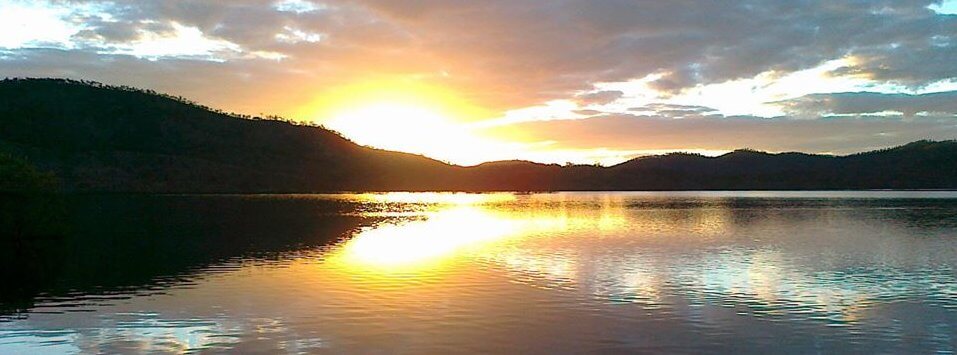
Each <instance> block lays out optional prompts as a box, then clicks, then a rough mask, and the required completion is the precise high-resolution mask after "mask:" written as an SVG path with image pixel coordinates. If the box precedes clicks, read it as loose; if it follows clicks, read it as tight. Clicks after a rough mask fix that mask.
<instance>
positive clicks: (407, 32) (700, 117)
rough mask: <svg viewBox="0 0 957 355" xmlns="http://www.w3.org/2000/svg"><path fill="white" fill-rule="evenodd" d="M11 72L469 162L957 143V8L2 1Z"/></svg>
mask: <svg viewBox="0 0 957 355" xmlns="http://www.w3.org/2000/svg"><path fill="white" fill-rule="evenodd" d="M0 77H66V78H73V79H85V80H95V81H100V82H104V83H107V84H115V85H131V86H135V87H140V88H147V89H154V90H158V91H162V92H166V93H170V94H173V95H181V96H184V97H187V98H190V99H191V100H194V101H197V102H200V103H203V104H205V105H208V106H212V107H216V108H221V109H224V110H227V111H232V112H237V113H243V114H252V115H280V116H283V117H286V118H288V119H292V120H296V121H303V122H310V123H316V124H321V125H324V126H326V127H328V128H331V129H334V130H337V131H339V132H341V133H342V134H343V135H345V136H346V137H348V138H350V139H352V140H354V141H356V142H357V143H360V144H364V145H370V146H374V147H379V148H385V149H393V150H401V151H407V152H412V153H417V154H424V155H427V156H430V157H433V158H436V159H440V160H443V161H448V162H452V163H457V164H463V165H472V164H477V163H481V162H485V161H492V160H506V159H522V160H532V161H538V162H545V163H559V164H562V163H569V162H570V163H584V164H593V163H599V164H604V165H611V164H615V163H619V162H622V161H625V160H627V159H630V158H633V157H636V156H641V155H647V154H659V153H664V152H671V151H687V152H696V153H701V154H706V155H717V154H722V153H724V152H727V151H730V150H733V149H738V148H752V149H759V150H765V151H771V152H782V151H804V152H814V153H829V154H847V153H853V152H859V151H865V150H871V149H877V148H884V147H890V146H895V145H900V144H904V143H907V142H910V141H914V140H918V139H938V140H939V139H955V138H957V0H945V1H943V2H942V1H910V0H898V1H885V0H870V1H865V0H856V1H841V0H828V1H799V0H764V1H747V0H740V1H738V0H736V1H683V0H673V1H657V0H654V1H652V0H648V1H639V0H635V1H624V0H603V1H571V0H550V1H545V0H541V1H535V0H490V1H466V0H405V1H398V0H328V1H326V0H317V1H309V0H272V1H270V0H231V1H200V0H182V1H165V0H136V1H124V0H119V1H81V0H75V1H43V0H39V1H20V0H0Z"/></svg>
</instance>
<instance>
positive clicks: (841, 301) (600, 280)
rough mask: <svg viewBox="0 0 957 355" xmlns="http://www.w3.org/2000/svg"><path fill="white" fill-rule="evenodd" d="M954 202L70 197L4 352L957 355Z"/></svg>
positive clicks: (898, 198) (803, 197)
mask: <svg viewBox="0 0 957 355" xmlns="http://www.w3.org/2000/svg"><path fill="white" fill-rule="evenodd" d="M955 197H957V196H954V194H953V193H946V192H941V193H930V192H929V193H893V192H872V193H740V192H738V193H556V194H532V195H522V194H509V193H500V194H441V193H425V194H415V193H392V194H356V195H281V196H269V195H263V196H162V197H157V196H153V197H146V196H139V197H129V196H111V197H102V196H100V197H83V198H75V199H73V200H71V201H68V202H67V204H68V205H69V206H70V207H71V208H70V209H69V210H70V211H72V212H70V213H71V216H72V217H71V219H70V220H71V221H72V222H71V226H70V228H68V230H70V233H71V234H70V235H69V236H67V237H66V239H65V242H64V245H67V247H64V248H67V250H68V251H67V252H66V253H63V254H65V255H69V256H68V257H66V258H63V259H58V262H59V264H60V265H58V266H57V267H56V268H55V269H56V270H58V273H57V274H55V276H52V277H45V278H44V280H45V281H42V282H34V283H35V284H34V285H31V286H30V287H29V288H28V289H29V290H28V291H29V292H23V293H22V294H21V295H20V296H18V297H19V298H16V299H15V300H14V301H8V300H7V298H4V299H3V300H4V305H5V307H4V309H11V308H12V309H14V310H12V311H7V314H8V316H7V319H6V320H7V321H6V322H4V323H0V349H12V350H18V349H21V350H30V349H47V350H64V351H71V350H72V351H93V352H95V351H106V352H111V351H124V350H136V351H179V350H187V349H193V350H199V349H207V350H233V351H266V352H279V351H282V352H285V351H308V350H315V349H327V350H335V351H369V350H399V351H410V352H423V351H424V352H429V351H432V352H438V351H452V350H459V351H509V350H511V351H520V350H523V349H524V350H529V349H535V350H541V351H550V350H561V351H592V352H594V351H607V350H632V351H633V350H659V351H664V350H668V351H696V350H715V351H720V350H725V351H735V350H751V351H762V350H763V351H770V350H772V349H773V350H777V351H780V350H790V351H818V350H825V351H827V350H831V351H850V350H854V351H868V350H881V351H895V349H896V350H898V351H902V350H903V349H904V348H902V346H908V347H909V348H908V349H923V350H929V351H938V350H948V349H951V350H953V349H954V348H955V346H957V343H955V341H957V340H955V339H954V338H953V337H952V334H954V333H957V329H953V327H954V324H957V276H955V275H957V274H955V266H957V261H955V260H957V199H955ZM54 249H55V248H54ZM24 280H27V278H24V279H23V280H14V281H15V282H20V283H21V284H22V283H24V282H27V281H24ZM25 289H27V288H25ZM10 305H14V306H15V307H11V306H10Z"/></svg>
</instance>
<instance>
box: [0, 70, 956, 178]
mask: <svg viewBox="0 0 957 355" xmlns="http://www.w3.org/2000/svg"><path fill="white" fill-rule="evenodd" d="M0 152H8V153H10V154H12V155H14V156H18V157H24V158H26V159H27V160H29V162H31V163H32V164H33V165H35V166H36V167H37V168H38V170H37V171H49V172H52V173H53V174H55V175H56V176H57V178H58V181H59V182H60V184H61V186H62V188H63V189H64V190H66V191H117V192H119V191H122V192H319V191H372V190H378V191H383V190H521V191H541V190H675V189H691V190H697V189H894V188H897V189H905V188H906V189H929V188H951V189H952V188H957V142H955V141H945V142H930V141H919V142H914V143H911V144H908V145H905V146H901V147H897V148H892V149H885V150H880V151H873V152H867V153H860V154H854V155H850V156H843V157H835V156H828V155H810V154H803V153H781V154H769V153H763V152H758V151H752V150H737V151H734V152H731V153H728V154H725V155H722V156H719V157H705V156H700V155H693V154H684V153H674V154H667V155H661V156H649V157H642V158H637V159H634V160H631V161H628V162H625V163H622V164H619V165H616V166H612V167H607V168H602V167H595V166H586V165H573V166H558V165H546V164H537V163H530V162H520V161H507V162H493V163H486V164H481V165H478V166H474V167H460V166H454V165H448V164H445V163H442V162H439V161H436V160H433V159H429V158H426V157H422V156H418V155H413V154H406V153H398V152H390V151H384V150H378V149H372V148H367V147H362V146H359V145H356V144H354V143H352V142H350V141H349V140H347V139H345V138H343V137H341V136H339V135H338V134H336V133H335V132H332V131H329V130H327V129H324V128H322V127H317V126H306V125H300V124H294V123H291V122H285V121H281V120H275V119H261V118H254V117H246V116H239V115H234V114H227V113H224V112H221V111H216V110H212V109H210V108H208V107H204V106H200V105H197V104H195V103H192V102H189V101H187V100H185V99H182V98H178V97H172V96H169V95H162V94H157V93H155V92H152V91H144V90H137V89H133V88H128V87H112V86H105V85H102V84H98V83H90V82H79V81H70V80H61V79H13V80H5V81H2V82H0Z"/></svg>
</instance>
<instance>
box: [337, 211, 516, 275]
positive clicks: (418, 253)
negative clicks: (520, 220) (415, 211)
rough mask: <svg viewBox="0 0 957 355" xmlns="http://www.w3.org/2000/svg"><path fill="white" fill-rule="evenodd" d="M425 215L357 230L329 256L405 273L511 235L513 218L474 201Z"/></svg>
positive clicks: (358, 266)
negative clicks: (498, 214) (356, 232)
mask: <svg viewBox="0 0 957 355" xmlns="http://www.w3.org/2000/svg"><path fill="white" fill-rule="evenodd" d="M426 218H427V219H426V220H417V221H410V222H405V223H399V224H386V225H382V226H376V227H370V228H366V229H363V230H362V231H360V232H359V233H358V234H356V235H355V236H354V237H353V238H352V239H351V240H349V241H348V242H346V243H345V244H344V245H343V246H342V248H341V249H340V250H338V251H337V253H335V255H334V256H333V258H331V260H333V261H335V262H337V263H340V264H341V265H344V266H346V267H348V268H349V269H351V270H353V271H365V272H369V271H376V272H396V271H399V272H407V271H411V270H417V269H423V268H428V267H435V266H436V265H437V264H440V263H441V262H442V261H443V260H445V259H449V258H452V257H454V256H455V255H456V254H459V253H461V252H464V251H466V249H469V248H478V247H481V245H482V244H483V243H486V242H490V241H494V240H497V239H500V238H504V237H507V236H509V235H513V234H515V232H516V230H517V229H518V226H517V225H516V223H515V222H514V221H510V220H507V219H502V218H497V217H496V216H494V215H492V214H491V213H489V212H488V211H486V210H483V209H481V208H477V207H474V206H468V205H463V206H457V207H452V208H449V209H446V210H443V211H440V212H436V213H431V214H429V215H428V216H427V217H426Z"/></svg>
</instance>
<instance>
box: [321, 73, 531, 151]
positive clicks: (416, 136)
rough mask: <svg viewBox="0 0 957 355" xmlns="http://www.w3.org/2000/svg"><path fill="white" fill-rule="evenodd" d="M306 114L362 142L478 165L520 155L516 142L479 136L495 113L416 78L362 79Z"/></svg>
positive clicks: (328, 95) (324, 97)
mask: <svg viewBox="0 0 957 355" xmlns="http://www.w3.org/2000/svg"><path fill="white" fill-rule="evenodd" d="M304 112H305V113H304V114H303V115H304V117H312V118H313V120H314V121H315V122H318V123H321V124H323V125H324V126H326V127H328V128H330V129H333V130H335V131H338V132H339V133H342V134H343V135H344V136H346V137H347V138H349V139H351V140H353V141H355V142H356V143H358V144H361V145H365V146H370V147H374V148H380V149H387V150H395V151H401V152H406V153H413V154H421V155H425V156H428V157H431V158H435V159H439V160H443V161H447V162H451V163H454V164H461V165H474V164H479V163H482V162H486V161H490V160H496V159H501V158H502V157H508V156H510V155H513V154H515V153H516V148H517V145H516V144H509V143H504V142H503V141H500V140H497V139H495V138H494V137H488V136H485V135H482V134H479V133H477V132H476V131H475V129H474V128H473V123H475V122H478V121H482V120H486V119H489V118H490V117H494V116H495V114H494V113H493V112H491V111H489V110H487V109H483V108H481V107H479V106H477V105H475V104H473V103H471V102H469V101H468V100H466V99H464V98H462V97H461V96H459V95H457V94H456V93H455V92H453V91H452V90H449V89H447V88H444V87H441V86H437V85H431V84H427V83H424V82H422V81H420V80H415V79H395V78H386V79H376V80H365V81H359V82H356V83H354V84H350V85H344V86H340V87H337V88H334V89H330V90H328V91H326V92H323V93H320V94H319V95H318V96H317V99H316V100H314V101H313V103H312V104H311V105H310V107H308V108H306V109H305V111H304Z"/></svg>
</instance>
